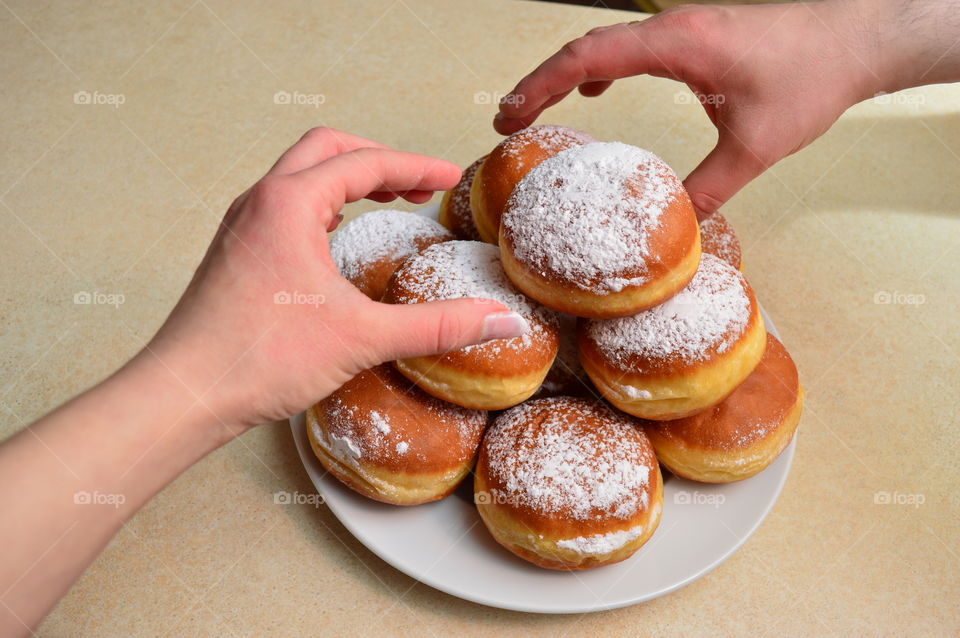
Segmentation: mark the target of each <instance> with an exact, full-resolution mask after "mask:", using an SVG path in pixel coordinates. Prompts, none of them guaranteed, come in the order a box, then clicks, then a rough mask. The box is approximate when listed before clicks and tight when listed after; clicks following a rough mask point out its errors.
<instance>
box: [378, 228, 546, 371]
mask: <svg viewBox="0 0 960 638" xmlns="http://www.w3.org/2000/svg"><path fill="white" fill-rule="evenodd" d="M397 282H402V283H397ZM394 283H395V284H396V285H397V287H396V288H395V289H394V290H395V293H396V295H395V296H396V300H397V302H398V303H418V302H421V301H439V300H442V299H464V298H479V299H492V300H493V301H498V302H500V303H502V304H503V305H504V306H506V307H507V308H509V309H510V310H512V311H514V312H516V313H518V314H520V315H521V316H523V318H524V319H526V320H527V322H528V323H529V324H530V330H529V331H528V332H527V333H526V334H524V335H522V336H520V337H514V338H512V339H496V340H494V341H488V342H486V343H482V344H478V345H474V346H467V347H466V348H464V350H466V351H472V350H474V349H482V350H483V351H485V352H489V353H491V354H495V353H496V352H499V349H500V347H502V346H505V347H510V348H514V349H517V350H523V349H526V348H529V347H530V346H531V345H532V344H534V343H535V342H537V341H539V340H541V339H542V338H543V336H542V333H543V332H544V331H545V330H547V327H548V326H549V327H553V328H554V329H555V327H556V325H557V318H556V314H555V313H554V312H553V311H550V310H547V309H546V308H543V307H542V306H540V305H539V304H537V303H536V302H534V301H532V300H530V299H528V298H527V297H526V296H525V295H524V294H523V293H521V292H520V291H518V290H517V289H516V288H514V286H513V284H512V283H510V280H509V279H507V276H506V274H505V273H504V272H503V267H502V266H501V265H500V249H499V248H497V247H496V246H493V245H491V244H486V243H483V242H478V241H447V242H443V243H440V244H433V245H432V246H429V247H428V248H426V249H424V250H423V252H421V253H420V254H418V255H416V256H414V257H412V258H410V259H408V260H407V261H406V262H404V264H403V266H401V268H400V270H399V271H398V273H397V278H396V280H395V282H394Z"/></svg>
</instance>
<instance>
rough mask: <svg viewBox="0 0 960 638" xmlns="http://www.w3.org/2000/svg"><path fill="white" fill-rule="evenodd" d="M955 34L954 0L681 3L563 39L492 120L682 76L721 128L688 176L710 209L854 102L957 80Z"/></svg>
mask: <svg viewBox="0 0 960 638" xmlns="http://www.w3.org/2000/svg"><path fill="white" fill-rule="evenodd" d="M958 40H960V14H958V12H957V10H956V2H953V1H950V0H824V1H823V2H815V3H798V4H776V5H755V6H727V7H719V6H684V7H678V8H677V9H674V10H670V11H665V12H663V13H660V14H657V15H656V16H654V17H652V18H649V19H647V20H644V21H642V22H631V23H627V24H618V25H613V26H608V27H599V28H597V29H593V30H592V31H590V32H588V33H587V34H586V35H585V36H583V37H581V38H579V39H577V40H574V41H572V42H569V43H567V44H566V45H565V46H564V47H563V48H562V49H560V51H558V52H557V53H555V54H554V55H553V56H552V57H550V58H549V59H547V60H546V61H545V62H543V63H542V64H541V65H540V66H538V67H537V68H536V69H535V70H534V71H533V72H531V73H530V74H529V75H527V76H526V77H525V78H523V79H522V80H521V81H520V82H519V84H517V86H516V88H514V89H513V91H512V92H511V94H509V95H507V96H506V97H505V98H504V99H503V101H502V102H501V104H500V112H499V113H498V114H497V116H496V118H495V119H494V127H495V128H496V129H497V130H498V131H499V132H500V133H503V134H504V135H507V134H510V133H513V132H515V131H517V130H519V129H521V128H523V127H525V126H529V125H530V124H532V123H533V122H534V121H535V120H536V119H537V118H538V117H539V116H540V113H541V112H543V110H544V109H546V108H549V107H550V106H552V105H553V104H556V103H557V102H559V101H560V100H562V99H563V98H564V97H566V96H567V95H568V94H569V93H570V92H571V91H572V90H574V89H578V90H579V91H580V93H581V94H582V95H585V96H587V97H595V96H598V95H600V94H601V93H603V92H604V91H605V90H606V89H607V88H608V87H609V86H610V85H611V84H612V82H613V81H614V80H617V79H620V78H625V77H629V76H632V75H639V74H648V75H654V76H658V77H664V78H670V79H674V80H677V81H680V82H683V83H685V84H686V85H687V86H689V87H690V89H691V90H693V92H694V93H695V94H697V95H698V96H701V103H702V104H703V106H704V109H705V110H706V112H707V116H708V117H709V118H710V121H711V122H713V124H714V125H715V126H716V127H717V133H718V137H717V144H716V147H715V148H714V149H713V150H712V151H711V152H710V153H709V154H708V155H707V157H706V158H705V159H704V160H703V162H702V163H701V164H700V165H699V166H697V167H696V168H695V169H694V170H693V172H692V173H690V175H689V176H688V177H687V179H686V180H685V182H684V185H685V186H686V188H687V191H688V192H689V193H690V197H691V199H692V200H693V203H694V205H695V206H696V207H697V209H698V212H699V214H700V216H701V217H703V216H706V215H709V214H711V213H713V212H715V211H716V210H717V209H718V208H720V207H721V206H722V205H723V204H725V203H726V202H727V200H728V199H730V198H731V197H733V195H734V194H736V193H737V191H739V190H740V189H741V188H743V187H744V186H745V185H746V184H747V183H749V182H750V181H751V180H752V179H754V178H755V177H757V176H758V175H760V174H761V173H762V172H763V171H764V170H766V169H767V168H769V167H770V166H771V165H773V164H774V163H776V162H778V161H779V160H781V159H783V158H784V157H786V156H787V155H790V154H792V153H795V152H797V151H799V150H800V149H802V148H804V147H805V146H807V145H808V144H810V143H811V142H812V141H813V140H815V139H816V138H818V137H819V136H820V135H822V134H823V133H825V132H826V131H827V129H829V128H830V126H832V125H833V123H834V122H835V121H836V120H837V118H838V117H840V115H841V114H842V113H843V112H844V111H845V110H846V109H847V108H849V107H850V106H852V105H854V104H856V103H857V102H860V101H862V100H865V99H867V98H870V97H872V96H874V95H876V94H877V93H880V92H886V93H891V92H894V91H899V90H901V89H905V88H908V87H913V86H920V85H924V84H934V83H939V82H953V81H957V80H960V44H958ZM721 96H722V97H721Z"/></svg>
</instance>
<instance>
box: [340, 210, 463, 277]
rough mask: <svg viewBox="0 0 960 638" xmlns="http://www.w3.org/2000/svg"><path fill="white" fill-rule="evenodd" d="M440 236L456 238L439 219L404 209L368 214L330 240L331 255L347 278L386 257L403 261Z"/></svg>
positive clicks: (345, 227)
mask: <svg viewBox="0 0 960 638" xmlns="http://www.w3.org/2000/svg"><path fill="white" fill-rule="evenodd" d="M437 238H444V239H453V235H451V234H450V232H449V231H448V230H447V229H446V228H444V227H443V226H441V225H440V224H439V223H438V222H436V221H434V220H432V219H430V218H429V217H425V216H423V215H417V214H415V213H407V212H404V211H401V210H375V211H371V212H369V213H364V214H363V215H360V216H359V217H357V218H356V219H354V220H352V221H351V222H350V223H348V224H347V225H346V226H344V227H343V228H341V229H340V230H338V231H337V232H336V234H334V235H333V237H332V238H331V239H330V256H331V257H333V263H335V264H336V265H337V270H339V271H340V274H341V275H343V276H344V277H346V278H347V279H356V278H357V277H360V276H362V275H363V271H364V269H365V268H366V267H367V265H368V264H371V263H374V262H376V261H379V260H381V259H384V258H390V259H396V260H403V259H406V258H407V257H409V256H410V255H412V254H414V253H415V252H417V251H418V250H419V249H420V248H421V247H422V245H423V243H426V242H428V241H431V240H436V239H437Z"/></svg>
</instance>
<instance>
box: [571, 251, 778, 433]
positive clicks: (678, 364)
mask: <svg viewBox="0 0 960 638" xmlns="http://www.w3.org/2000/svg"><path fill="white" fill-rule="evenodd" d="M765 347H766V328H765V326H764V323H763V317H762V316H761V315H760V310H759V307H758V305H757V300H756V297H754V294H753V289H751V288H750V284H748V283H747V280H746V279H745V278H744V276H743V275H742V274H741V273H740V271H738V270H737V269H736V268H734V267H733V266H731V265H730V264H728V263H726V262H725V261H723V260H721V259H720V258H719V257H714V256H713V255H711V254H708V253H704V254H703V256H702V257H701V259H700V268H699V269H698V270H697V274H696V275H695V276H694V278H693V279H692V280H691V281H690V283H689V284H687V286H686V287H685V288H684V289H683V290H681V291H680V292H679V293H678V294H677V295H676V296H674V297H672V298H671V299H670V300H669V301H667V302H665V303H663V304H660V305H659V306H656V307H654V308H651V309H650V310H645V311H644V312H641V313H638V314H636V315H633V316H631V317H622V318H619V319H591V320H582V321H581V322H580V323H579V324H578V326H577V350H578V351H579V353H580V362H581V363H583V367H584V369H585V370H586V371H587V374H588V375H590V378H591V379H592V380H593V383H594V385H595V386H596V387H597V389H598V390H600V393H601V394H602V395H603V396H604V398H606V399H607V400H608V401H610V402H611V403H612V404H613V405H615V406H616V407H617V408H619V409H621V410H623V411H624V412H627V413H628V414H632V415H634V416H638V417H641V418H644V419H653V420H657V421H661V420H667V419H680V418H683V417H687V416H692V415H694V414H697V413H698V412H701V411H703V410H706V409H707V408H709V407H711V406H714V405H716V404H717V403H720V402H721V401H723V399H725V398H726V397H727V395H729V394H730V393H731V392H733V390H734V388H736V387H737V386H738V385H740V383H741V382H743V380H744V379H746V378H747V376H748V375H749V374H750V373H751V372H753V369H754V368H755V367H756V366H757V363H759V361H760V358H761V357H762V356H763V351H764V348H765Z"/></svg>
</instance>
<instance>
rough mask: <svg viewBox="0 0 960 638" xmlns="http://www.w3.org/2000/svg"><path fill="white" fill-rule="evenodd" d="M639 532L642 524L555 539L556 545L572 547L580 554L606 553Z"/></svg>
mask: <svg viewBox="0 0 960 638" xmlns="http://www.w3.org/2000/svg"><path fill="white" fill-rule="evenodd" d="M641 534H643V525H638V526H637V527H634V528H632V529H627V530H623V531H620V532H611V533H610V534H598V535H596V536H577V537H576V538H569V539H565V540H562V541H557V547H559V548H561V549H572V550H574V551H577V552H580V553H581V554H608V553H610V552H612V551H614V550H617V549H620V548H621V547H623V546H624V545H626V544H627V543H629V542H630V541H632V540H633V539H635V538H637V537H639V536H640V535H641Z"/></svg>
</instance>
